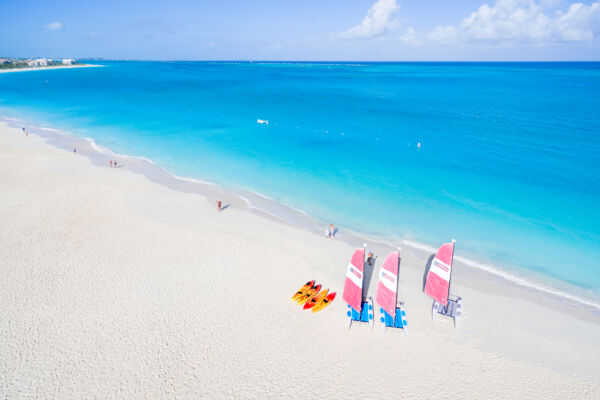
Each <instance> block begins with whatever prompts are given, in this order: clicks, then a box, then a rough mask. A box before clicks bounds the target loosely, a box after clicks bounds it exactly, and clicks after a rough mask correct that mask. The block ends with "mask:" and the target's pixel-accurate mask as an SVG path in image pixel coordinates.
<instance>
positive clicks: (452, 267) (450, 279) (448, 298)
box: [446, 239, 456, 301]
mask: <svg viewBox="0 0 600 400" xmlns="http://www.w3.org/2000/svg"><path fill="white" fill-rule="evenodd" d="M455 246H456V239H452V259H451V260H450V278H449V279H448V295H447V296H446V301H449V300H450V285H451V284H452V271H453V270H454V247H455Z"/></svg>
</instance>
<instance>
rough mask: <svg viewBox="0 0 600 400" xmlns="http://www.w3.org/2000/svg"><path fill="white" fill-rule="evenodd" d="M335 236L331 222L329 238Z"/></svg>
mask: <svg viewBox="0 0 600 400" xmlns="http://www.w3.org/2000/svg"><path fill="white" fill-rule="evenodd" d="M334 236H335V227H334V226H333V224H329V239H333V237H334Z"/></svg>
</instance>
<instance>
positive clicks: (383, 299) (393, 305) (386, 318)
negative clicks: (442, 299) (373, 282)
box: [375, 249, 408, 335]
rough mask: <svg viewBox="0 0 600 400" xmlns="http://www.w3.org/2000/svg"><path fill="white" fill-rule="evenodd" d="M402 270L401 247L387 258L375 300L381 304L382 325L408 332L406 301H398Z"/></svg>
mask: <svg viewBox="0 0 600 400" xmlns="http://www.w3.org/2000/svg"><path fill="white" fill-rule="evenodd" d="M399 272H400V249H398V251H394V252H392V253H390V254H388V256H387V257H386V258H385V260H384V261H383V265H382V266H381V270H380V271H379V282H378V283H377V295H376V297H375V301H377V304H379V307H380V308H379V312H380V313H381V317H380V318H379V320H380V321H381V327H382V329H383V331H384V332H385V328H386V327H390V328H400V329H403V330H404V334H405V335H406V334H407V332H408V331H407V322H406V310H405V309H404V303H402V302H400V303H398V276H399Z"/></svg>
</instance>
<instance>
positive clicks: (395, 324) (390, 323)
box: [379, 305, 408, 336]
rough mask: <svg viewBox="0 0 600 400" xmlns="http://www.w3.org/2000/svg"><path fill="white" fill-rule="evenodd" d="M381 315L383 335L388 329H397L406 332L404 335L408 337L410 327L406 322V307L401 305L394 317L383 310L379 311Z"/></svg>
mask: <svg viewBox="0 0 600 400" xmlns="http://www.w3.org/2000/svg"><path fill="white" fill-rule="evenodd" d="M379 312H380V313H381V317H380V318H379V321H380V322H381V329H382V330H383V333H385V330H386V328H388V327H389V328H396V329H402V330H403V331H404V335H405V336H407V335H408V326H407V322H406V310H405V309H404V306H402V305H400V306H398V307H396V312H395V315H394V316H391V315H390V314H388V313H387V312H386V311H385V310H384V309H383V308H380V309H379Z"/></svg>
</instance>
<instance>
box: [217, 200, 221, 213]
mask: <svg viewBox="0 0 600 400" xmlns="http://www.w3.org/2000/svg"><path fill="white" fill-rule="evenodd" d="M217 212H221V200H217Z"/></svg>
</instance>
